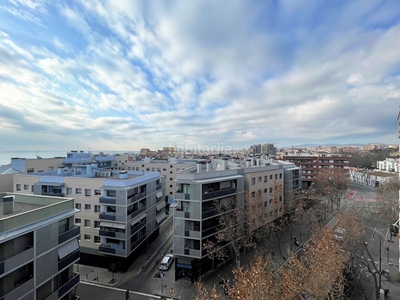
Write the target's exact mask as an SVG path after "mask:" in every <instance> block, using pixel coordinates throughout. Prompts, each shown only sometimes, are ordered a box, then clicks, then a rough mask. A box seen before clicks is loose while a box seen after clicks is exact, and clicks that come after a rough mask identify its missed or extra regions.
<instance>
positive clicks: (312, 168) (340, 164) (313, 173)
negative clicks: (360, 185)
mask: <svg viewBox="0 0 400 300" xmlns="http://www.w3.org/2000/svg"><path fill="white" fill-rule="evenodd" d="M283 159H284V160H286V161H289V162H292V163H294V164H296V165H297V166H299V167H301V170H302V184H303V188H307V187H310V186H311V184H312V183H313V182H315V181H316V179H317V176H318V173H319V172H320V171H321V170H324V169H334V170H343V171H345V172H348V170H349V164H350V159H351V157H350V156H347V155H340V154H320V155H309V154H308V153H304V154H302V153H301V154H300V153H299V154H298V155H290V156H285V157H284V158H283Z"/></svg>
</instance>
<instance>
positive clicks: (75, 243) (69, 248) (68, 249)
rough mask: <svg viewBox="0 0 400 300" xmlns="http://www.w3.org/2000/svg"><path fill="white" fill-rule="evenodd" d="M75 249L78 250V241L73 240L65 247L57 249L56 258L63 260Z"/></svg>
mask: <svg viewBox="0 0 400 300" xmlns="http://www.w3.org/2000/svg"><path fill="white" fill-rule="evenodd" d="M77 249H79V245H78V239H73V240H72V241H69V242H68V243H66V244H65V245H63V246H61V247H60V248H58V257H59V258H60V259H63V258H64V257H66V256H67V255H69V254H71V253H72V252H74V251H75V250H77Z"/></svg>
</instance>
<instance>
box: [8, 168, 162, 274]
mask: <svg viewBox="0 0 400 300" xmlns="http://www.w3.org/2000/svg"><path fill="white" fill-rule="evenodd" d="M14 191H15V192H24V193H31V194H35V195H50V196H61V197H64V196H65V197H73V198H74V199H75V207H76V208H77V209H78V210H79V212H78V213H77V214H76V215H75V220H74V222H75V224H76V225H79V226H80V228H81V240H80V246H81V252H82V255H81V258H82V262H83V263H85V264H94V265H99V264H101V263H104V265H102V266H103V267H107V265H106V264H109V263H110V262H111V261H112V260H115V259H118V260H121V261H127V262H128V263H129V261H130V260H131V259H133V258H134V255H133V254H134V252H135V251H137V250H139V247H141V246H143V245H144V244H146V240H147V239H149V238H150V237H151V236H153V237H154V236H157V235H158V228H159V225H160V223H161V222H162V221H163V220H164V219H165V218H166V214H165V205H166V203H165V197H164V194H165V191H164V178H163V177H161V176H160V174H159V173H158V172H135V171H118V170H117V171H115V170H114V171H111V170H109V169H103V168H98V166H97V163H91V164H72V165H69V166H65V167H60V168H59V169H58V171H56V172H47V173H29V174H17V175H15V177H14ZM99 256H101V257H103V259H101V260H99V259H98V257H99ZM126 265H129V264H126Z"/></svg>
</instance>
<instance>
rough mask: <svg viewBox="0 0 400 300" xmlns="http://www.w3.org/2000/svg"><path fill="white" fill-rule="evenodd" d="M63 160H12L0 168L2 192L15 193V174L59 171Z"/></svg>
mask: <svg viewBox="0 0 400 300" xmlns="http://www.w3.org/2000/svg"><path fill="white" fill-rule="evenodd" d="M62 161H63V158H60V157H56V158H19V157H15V158H11V163H9V164H6V165H2V166H0V192H12V191H13V178H14V174H18V173H32V172H45V171H51V170H57V167H58V166H61V165H62Z"/></svg>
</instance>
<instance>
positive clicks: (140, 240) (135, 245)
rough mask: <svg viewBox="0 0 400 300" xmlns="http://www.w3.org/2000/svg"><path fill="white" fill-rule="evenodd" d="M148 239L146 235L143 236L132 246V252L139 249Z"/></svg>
mask: <svg viewBox="0 0 400 300" xmlns="http://www.w3.org/2000/svg"><path fill="white" fill-rule="evenodd" d="M145 239H146V235H143V236H141V237H140V238H138V239H137V240H136V241H134V242H133V243H132V244H131V251H133V250H134V249H135V248H137V247H138V246H139V245H140V244H141V243H143V241H144V240H145Z"/></svg>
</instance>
